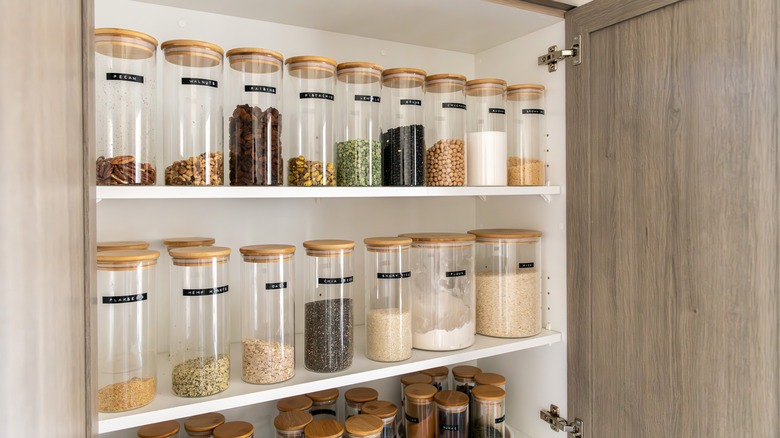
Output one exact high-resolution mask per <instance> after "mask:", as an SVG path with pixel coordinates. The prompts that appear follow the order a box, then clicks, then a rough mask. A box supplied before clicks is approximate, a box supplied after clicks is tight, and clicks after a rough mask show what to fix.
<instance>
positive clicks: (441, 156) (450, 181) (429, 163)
mask: <svg viewBox="0 0 780 438" xmlns="http://www.w3.org/2000/svg"><path fill="white" fill-rule="evenodd" d="M465 88H466V77H465V76H463V75H456V74H438V75H431V76H428V77H427V78H426V79H425V143H426V145H427V150H426V151H425V184H426V185H429V186H446V187H452V186H462V185H465V184H466V147H465V141H466V94H465V91H464V90H465Z"/></svg>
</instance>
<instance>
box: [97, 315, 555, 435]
mask: <svg viewBox="0 0 780 438" xmlns="http://www.w3.org/2000/svg"><path fill="white" fill-rule="evenodd" d="M560 341H561V334H560V333H558V332H555V331H551V330H542V332H541V333H540V334H538V335H536V336H533V337H530V338H523V339H501V338H490V337H486V336H479V335H477V340H476V342H475V344H474V345H473V346H471V347H469V348H466V349H463V350H458V351H451V352H434V351H422V350H413V353H412V357H411V358H410V359H408V360H405V361H403V362H390V363H388V362H374V361H372V360H369V359H367V358H366V357H365V354H364V352H365V350H366V339H365V330H364V327H363V326H357V327H355V356H354V359H353V361H352V367H350V368H349V369H347V370H345V371H341V372H338V373H327V374H326V373H314V372H311V371H308V370H306V369H305V368H304V366H303V349H302V348H297V349H296V364H295V367H296V368H295V371H296V374H295V377H293V378H292V379H290V380H288V381H286V382H282V383H277V384H274V385H251V384H248V383H244V382H243V381H242V380H241V364H242V361H241V344H240V343H234V344H232V345H231V351H230V357H231V369H230V375H231V378H230V387H229V388H228V389H227V390H225V391H224V392H222V393H220V394H216V395H213V396H210V397H201V398H182V397H177V396H175V395H173V393H172V392H171V364H170V362H169V360H168V357H167V354H166V353H162V354H160V355H159V357H158V359H157V360H158V363H157V368H158V380H157V396H156V397H155V399H154V401H153V402H152V403H150V404H148V405H147V406H144V407H142V408H139V409H136V410H133V411H129V412H123V413H117V414H99V422H98V431H99V433H106V432H113V431H117V430H123V429H129V428H134V427H139V426H142V425H145V424H150V423H156V422H159V421H165V420H170V419H176V418H184V417H189V416H191V415H197V414H202V413H205V412H213V411H223V410H225V409H231V408H236V407H240V406H247V405H252V404H256V403H263V402H267V401H273V400H278V399H280V398H284V397H289V396H293V395H298V394H305V393H309V392H314V391H321V390H324V389H329V388H339V387H343V386H348V385H355V384H359V383H363V382H370V381H373V380H377V379H383V378H386V377H393V376H398V375H401V374H406V373H410V372H414V371H419V370H422V369H427V368H433V367H437V366H442V365H451V364H455V363H460V362H466V361H470V360H476V359H480V358H484V357H489V356H495V355H499V354H505V353H511V352H513V351H519V350H526V349H529V348H534V347H539V346H543V345H550V344H553V343H556V342H560ZM295 342H296V345H298V346H299V347H301V346H303V335H297V336H296V340H295Z"/></svg>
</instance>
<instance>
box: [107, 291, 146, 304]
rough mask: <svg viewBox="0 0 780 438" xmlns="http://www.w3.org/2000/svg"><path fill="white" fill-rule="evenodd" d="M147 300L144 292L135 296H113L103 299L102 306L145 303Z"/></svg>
mask: <svg viewBox="0 0 780 438" xmlns="http://www.w3.org/2000/svg"><path fill="white" fill-rule="evenodd" d="M147 298H148V296H147V294H146V292H144V293H142V294H135V295H114V296H110V297H103V304H124V303H137V302H138V301H146V300H147Z"/></svg>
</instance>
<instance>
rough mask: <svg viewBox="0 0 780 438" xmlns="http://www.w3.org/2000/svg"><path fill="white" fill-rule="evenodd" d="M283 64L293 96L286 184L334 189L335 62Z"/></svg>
mask: <svg viewBox="0 0 780 438" xmlns="http://www.w3.org/2000/svg"><path fill="white" fill-rule="evenodd" d="M284 63H285V64H286V65H287V73H288V74H289V75H290V77H291V78H292V81H293V85H294V86H293V91H294V92H295V108H294V111H293V112H292V119H293V120H292V145H291V148H290V153H289V154H288V155H289V157H290V158H289V160H288V164H287V184H288V185H291V186H302V187H303V186H305V187H311V186H335V185H336V168H335V166H334V163H333V100H334V96H333V92H334V91H335V90H334V89H335V87H336V84H335V82H334V77H335V75H336V61H334V60H332V59H330V58H325V57H322V56H296V57H293V58H288V59H287V60H286V61H285V62H284Z"/></svg>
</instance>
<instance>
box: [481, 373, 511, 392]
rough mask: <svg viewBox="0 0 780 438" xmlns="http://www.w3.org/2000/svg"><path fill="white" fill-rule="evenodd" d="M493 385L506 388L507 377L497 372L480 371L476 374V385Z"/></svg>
mask: <svg viewBox="0 0 780 438" xmlns="http://www.w3.org/2000/svg"><path fill="white" fill-rule="evenodd" d="M479 385H493V386H496V387H499V388H501V389H503V390H506V377H504V376H502V375H501V374H497V373H479V374H477V375H475V376H474V386H479Z"/></svg>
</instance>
